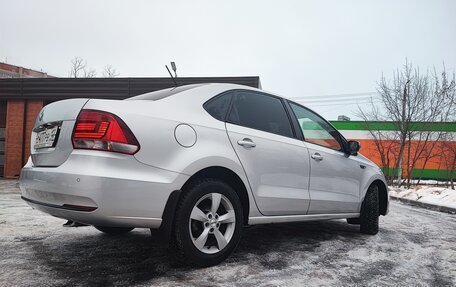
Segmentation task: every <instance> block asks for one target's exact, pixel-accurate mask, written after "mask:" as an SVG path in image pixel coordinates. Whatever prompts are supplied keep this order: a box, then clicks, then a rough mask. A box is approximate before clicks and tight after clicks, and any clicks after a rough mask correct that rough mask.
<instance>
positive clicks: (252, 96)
mask: <svg viewBox="0 0 456 287" xmlns="http://www.w3.org/2000/svg"><path fill="white" fill-rule="evenodd" d="M359 149H360V145H359V143H358V142H356V141H347V140H346V139H345V138H344V137H343V136H342V135H341V134H340V133H339V132H338V131H337V130H336V129H335V128H334V127H333V126H332V125H331V124H330V123H329V122H328V121H326V120H325V119H323V118H322V117H321V116H319V115H318V114H317V113H315V112H313V111H312V110H310V109H308V108H306V107H304V106H302V105H300V104H298V103H296V102H293V101H290V100H288V99H286V98H283V97H280V96H277V95H274V94H271V93H266V92H264V91H262V90H259V89H255V88H251V87H246V86H241V85H234V84H197V85H187V86H181V87H177V88H171V89H166V90H160V91H156V92H152V93H147V94H143V95H139V96H136V97H132V98H129V99H126V100H101V99H70V100H63V101H59V102H54V103H51V104H49V105H47V106H45V107H44V108H43V109H42V110H41V112H40V113H39V115H38V117H37V119H36V121H35V124H34V127H33V132H32V135H31V156H30V158H29V160H28V162H27V164H26V165H25V166H24V167H23V169H22V171H21V175H20V188H21V192H22V199H23V200H25V201H26V202H27V203H28V204H30V205H31V206H32V207H33V208H35V209H38V210H40V211H43V212H46V213H48V214H50V215H53V216H56V217H59V218H64V219H68V220H71V221H75V222H80V223H84V224H88V225H93V226H94V227H95V228H97V229H98V230H100V231H102V232H106V233H110V234H120V233H126V232H129V231H131V230H132V229H133V228H150V229H159V230H160V231H161V232H162V233H163V234H164V235H165V238H168V239H169V242H170V243H171V246H172V248H171V249H172V250H173V252H175V253H176V255H178V258H180V259H182V260H184V261H186V262H189V263H192V264H196V265H200V266H210V265H214V264H218V263H219V262H221V261H223V260H224V259H225V258H226V257H228V256H229V254H230V253H232V251H233V250H234V249H235V247H236V245H237V244H238V242H239V241H240V239H241V235H242V232H243V228H244V227H245V226H247V225H254V224H266V223H281V222H299V221H310V220H326V219H347V221H348V223H351V224H359V226H360V231H361V232H362V233H365V234H376V233H377V232H378V224H379V216H380V215H386V214H387V212H388V202H389V199H388V191H387V186H386V183H385V178H384V176H383V174H382V172H381V170H380V169H379V168H378V167H377V166H376V165H375V164H374V163H372V162H371V161H369V160H368V159H367V158H365V157H364V156H362V155H361V154H360V153H359V152H358V150H359Z"/></svg>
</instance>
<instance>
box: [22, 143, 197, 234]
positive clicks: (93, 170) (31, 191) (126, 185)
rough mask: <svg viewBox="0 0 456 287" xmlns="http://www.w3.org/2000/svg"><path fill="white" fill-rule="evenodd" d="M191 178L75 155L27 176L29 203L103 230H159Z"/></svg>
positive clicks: (113, 158)
mask: <svg viewBox="0 0 456 287" xmlns="http://www.w3.org/2000/svg"><path fill="white" fill-rule="evenodd" d="M188 178H189V177H188V176H187V175H184V174H180V173H176V172H172V171H168V170H163V169H159V168H156V167H152V166H148V165H145V164H143V163H140V162H139V161H137V160H136V159H135V158H134V157H132V156H128V155H122V154H115V153H108V152H99V151H85V150H78V151H73V153H72V154H71V155H70V156H69V158H68V159H67V160H66V161H65V163H63V164H62V165H60V166H59V167H34V166H33V165H32V163H31V162H30V161H29V162H28V163H27V164H26V166H25V167H24V168H23V169H22V171H21V177H20V188H21V192H22V197H23V199H24V200H25V201H26V202H27V203H28V204H29V205H31V206H32V207H33V208H36V209H38V210H41V211H43V212H46V213H49V214H51V215H53V216H56V217H61V218H65V219H71V220H73V221H77V222H81V223H86V224H90V225H100V226H119V227H120V226H129V227H148V228H158V227H160V225H161V222H162V215H163V210H164V208H165V205H166V202H167V200H168V198H169V196H170V194H171V192H173V191H174V190H178V189H180V188H181V187H182V185H183V184H184V183H185V181H186V180H187V179H188Z"/></svg>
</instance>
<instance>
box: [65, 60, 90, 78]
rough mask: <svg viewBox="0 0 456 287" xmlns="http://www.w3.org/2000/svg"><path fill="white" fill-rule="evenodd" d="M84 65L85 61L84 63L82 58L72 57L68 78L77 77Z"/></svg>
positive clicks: (85, 65)
mask: <svg viewBox="0 0 456 287" xmlns="http://www.w3.org/2000/svg"><path fill="white" fill-rule="evenodd" d="M86 67H87V63H85V62H84V60H83V59H81V58H79V57H74V58H73V60H71V69H70V74H69V76H70V78H79V77H80V76H81V74H82V73H83V72H84V71H85V69H86Z"/></svg>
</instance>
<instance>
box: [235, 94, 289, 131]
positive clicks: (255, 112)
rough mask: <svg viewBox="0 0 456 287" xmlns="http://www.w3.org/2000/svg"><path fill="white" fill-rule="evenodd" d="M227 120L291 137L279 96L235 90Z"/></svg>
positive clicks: (287, 120) (286, 116)
mask: <svg viewBox="0 0 456 287" xmlns="http://www.w3.org/2000/svg"><path fill="white" fill-rule="evenodd" d="M227 121H228V122H230V123H233V124H236V125H240V126H244V127H247V128H252V129H256V130H261V131H265V132H269V133H273V134H277V135H281V136H286V137H293V132H292V129H291V125H290V121H289V119H288V115H287V113H286V111H285V108H284V106H283V104H282V101H281V100H280V99H279V98H276V97H273V96H269V95H265V94H260V93H256V92H251V91H240V92H236V94H235V96H234V99H233V104H232V108H231V111H230V115H229V116H228V120H227Z"/></svg>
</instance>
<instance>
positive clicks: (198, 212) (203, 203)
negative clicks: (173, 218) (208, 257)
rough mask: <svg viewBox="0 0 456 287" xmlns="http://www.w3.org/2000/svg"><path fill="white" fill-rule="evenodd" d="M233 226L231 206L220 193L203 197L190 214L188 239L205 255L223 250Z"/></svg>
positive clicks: (234, 217) (234, 221) (231, 234)
mask: <svg viewBox="0 0 456 287" xmlns="http://www.w3.org/2000/svg"><path fill="white" fill-rule="evenodd" d="M235 226H236V214H235V211H234V208H233V205H232V204H231V202H230V200H229V199H228V198H226V197H225V196H224V195H222V194H220V193H215V192H214V193H209V194H206V195H204V196H203V197H202V198H200V199H199V200H198V201H197V202H196V204H195V206H194V207H193V209H192V212H191V214H190V219H189V230H190V237H191V239H192V242H193V244H194V245H195V247H196V248H197V249H198V250H199V251H201V252H203V253H206V254H214V253H217V252H219V251H221V250H223V249H224V248H225V247H226V246H227V245H228V243H229V242H230V240H231V238H232V237H233V234H234V229H235Z"/></svg>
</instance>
